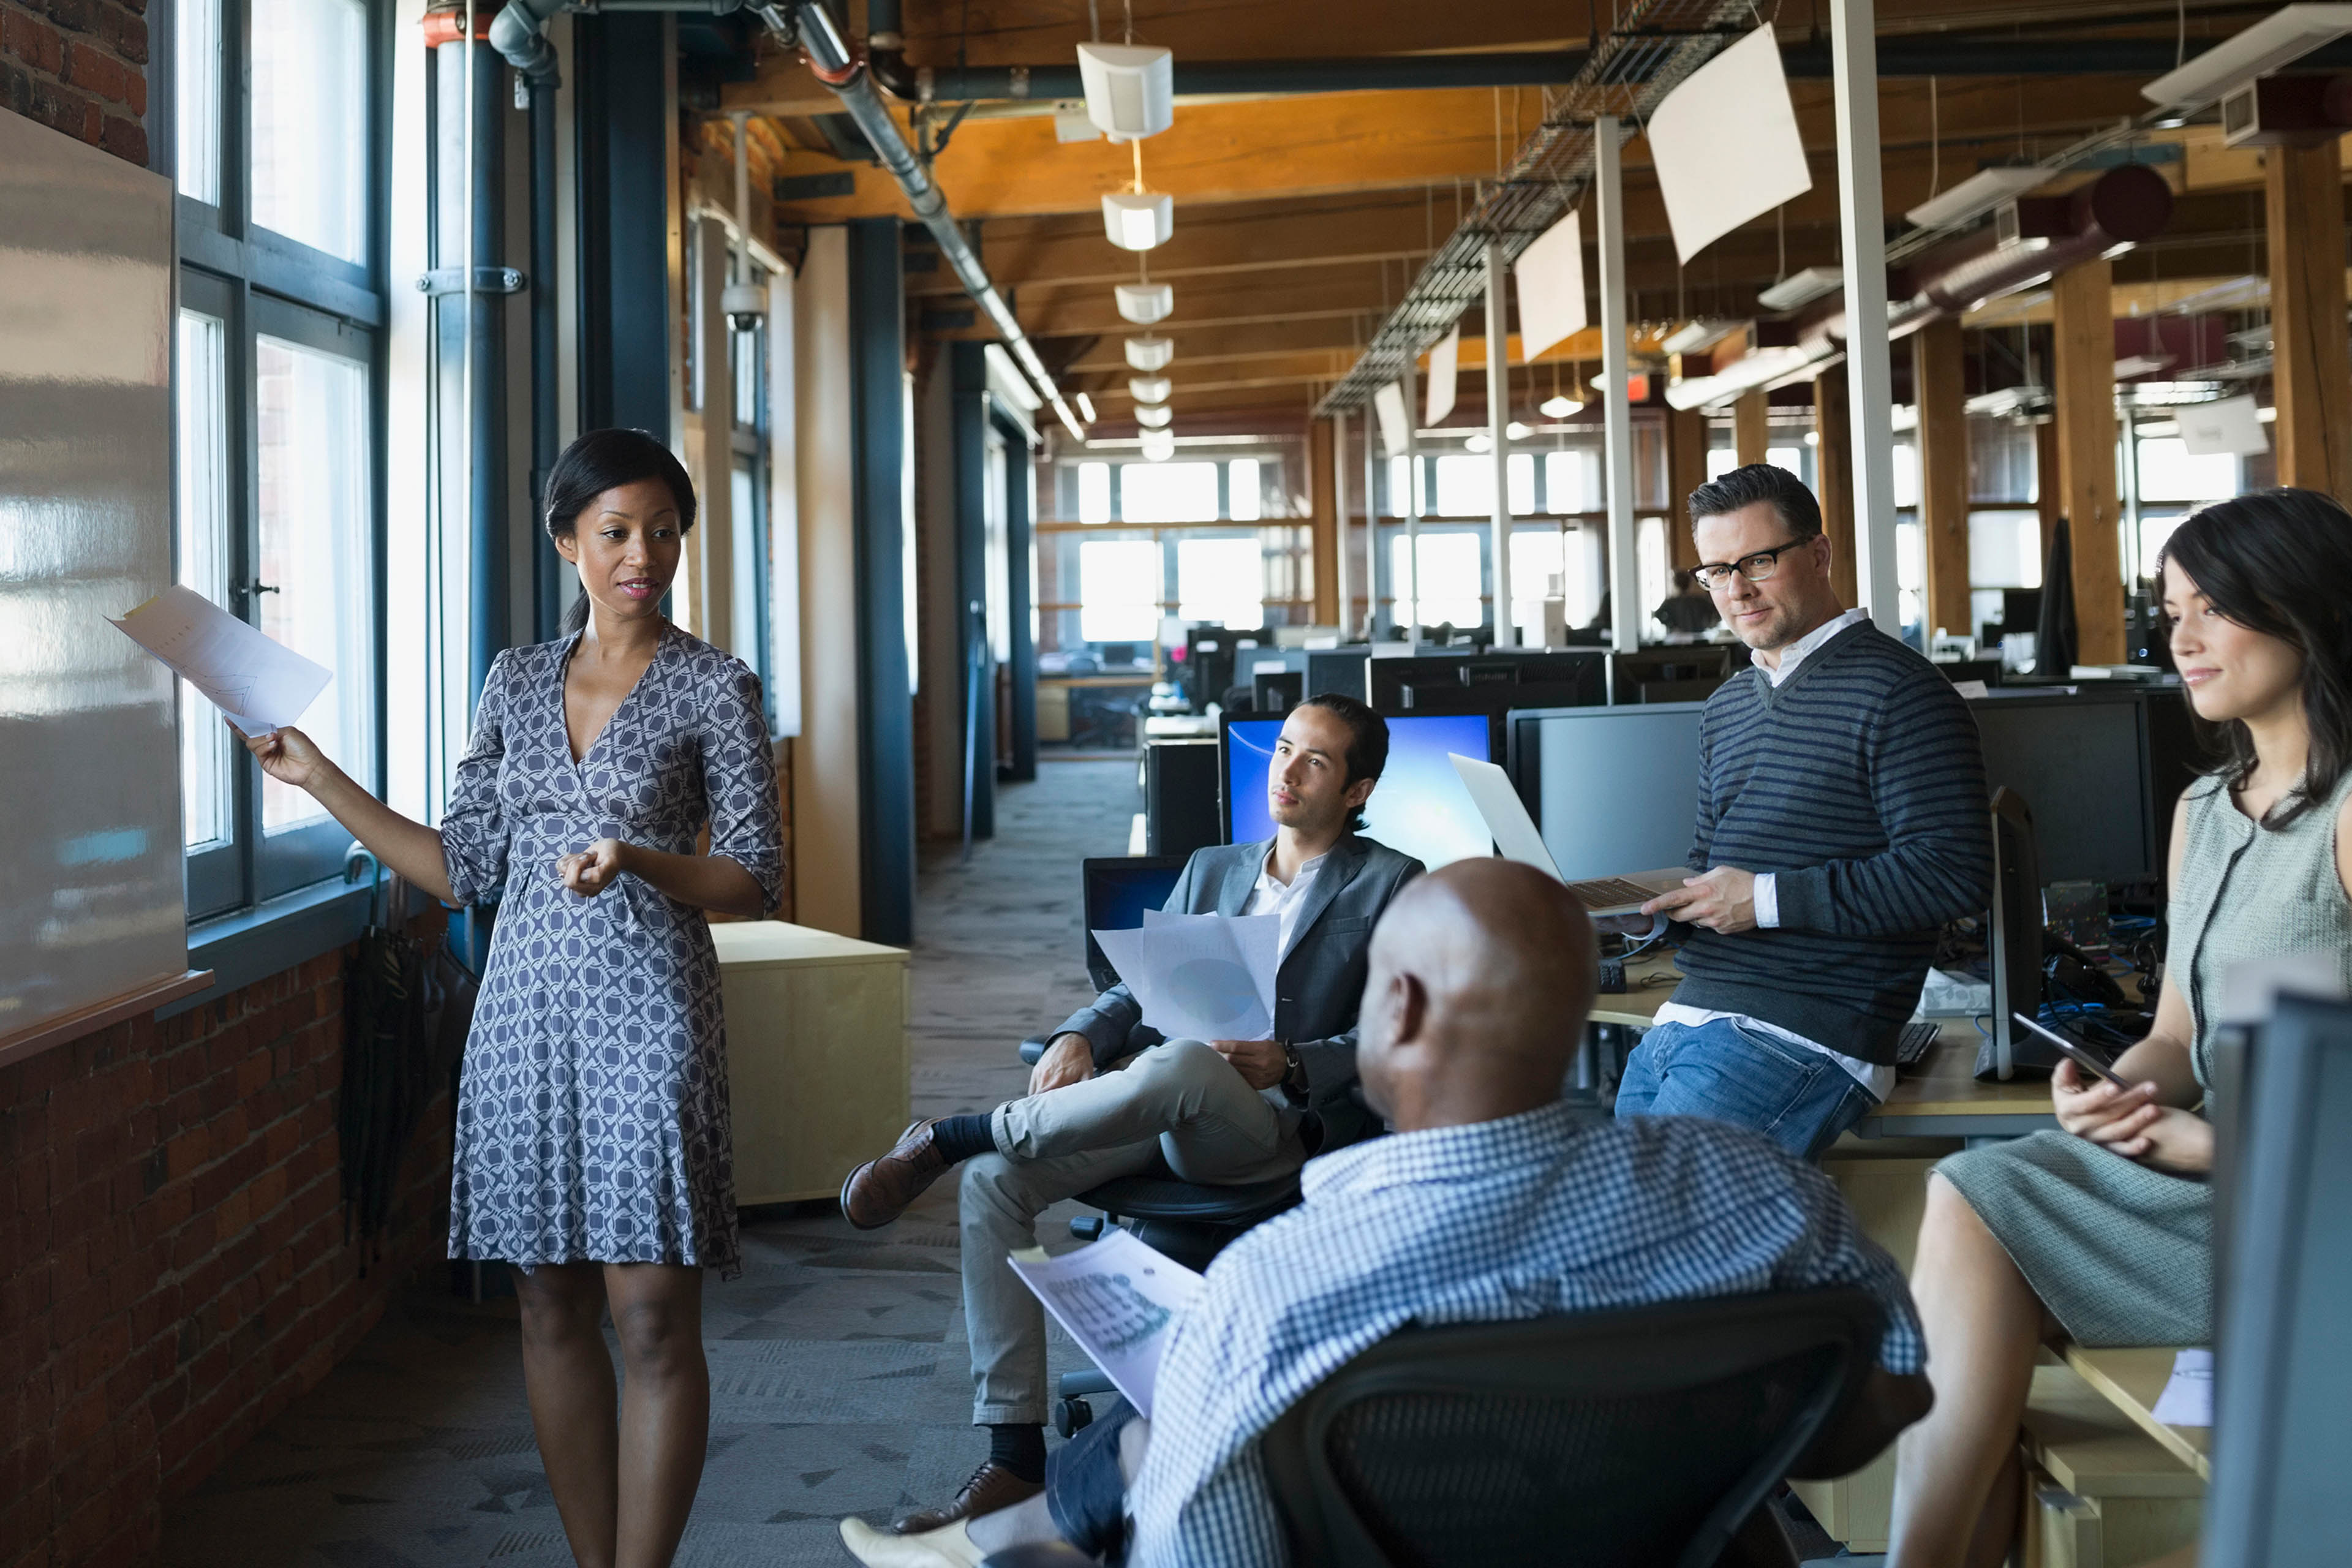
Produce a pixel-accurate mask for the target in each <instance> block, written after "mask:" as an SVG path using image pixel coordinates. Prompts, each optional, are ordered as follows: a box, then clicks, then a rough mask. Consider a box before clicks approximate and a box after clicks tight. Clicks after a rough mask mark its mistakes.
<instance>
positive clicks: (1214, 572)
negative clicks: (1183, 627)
mask: <svg viewBox="0 0 2352 1568" xmlns="http://www.w3.org/2000/svg"><path fill="white" fill-rule="evenodd" d="M1176 598H1177V601H1178V603H1177V606H1176V614H1177V615H1178V616H1181V618H1183V619H1185V620H1188V621H1222V622H1223V623H1224V624H1225V625H1226V626H1234V627H1237V628H1238V627H1244V626H1264V625H1265V563H1264V562H1263V560H1262V559H1261V557H1260V553H1259V550H1258V542H1257V536H1256V535H1255V534H1252V535H1251V536H1249V537H1248V538H1246V539H1184V540H1179V541H1178V542H1177V544H1176Z"/></svg>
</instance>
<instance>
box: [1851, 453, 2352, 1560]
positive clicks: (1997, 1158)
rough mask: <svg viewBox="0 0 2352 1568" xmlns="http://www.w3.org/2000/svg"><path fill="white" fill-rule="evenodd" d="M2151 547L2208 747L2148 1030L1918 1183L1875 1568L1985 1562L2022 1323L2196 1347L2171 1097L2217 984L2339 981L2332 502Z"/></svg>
mask: <svg viewBox="0 0 2352 1568" xmlns="http://www.w3.org/2000/svg"><path fill="white" fill-rule="evenodd" d="M2157 560H2158V577H2159V581H2160V582H2161V583H2162V584H2163V594H2164V598H2163V605H2164V618H2165V621H2166V623H2167V626H2168V631H2169V635H2170V642H2171V647H2172V656H2173V661H2174V663H2175V665H2176V666H2177V667H2178V668H2179V671H2180V675H2181V679H2182V682H2183V684H2184V685H2185V687H2186V688H2187V694H2188V700H2189V711H2190V714H2191V716H2192V719H2193V721H2194V723H2195V726H2196V728H2197V730H2198V731H2200V736H2201V737H2202V738H2203V739H2204V740H2205V741H2206V742H2208V745H2209V750H2210V751H2211V752H2213V753H2214V754H2215V755H2217V756H2218V757H2219V759H2220V761H2219V763H2218V765H2216V766H2215V767H2214V769H2213V771H2212V772H2211V773H2209V774H2207V775H2206V776H2205V777H2203V778H2201V779H2199V780H2198V781H2197V782H2196V783H2194V784H2190V785H2189V789H2188V791H2187V792H2186V793H2185V794H2183V795H2182V796H2181V797H2180V803H2179V805H2178V806H2177V807H2176V808H2175V809H2174V813H2173V827H2172V863H2171V866H2170V868H2168V872H2167V875H2166V884H2167V887H2168V890H2169V900H2170V902H2169V908H2168V924H2169V927H2170V930H2169V932H2168V936H2167V939H2166V940H2167V942H2168V948H2169V951H2168V953H2167V955H2166V960H2167V961H2166V963H2165V967H2164V989H2163V992H2162V993H2161V994H2160V995H2159V997H2158V1001H2157V1009H2156V1026H2155V1027H2154V1028H2153V1029H2151V1030H2150V1031H2149V1032H2148V1036H2147V1038H2146V1039H2144V1040H2142V1041H2140V1042H2139V1044H2137V1045H2136V1046H2134V1047H2131V1049H2129V1050H2127V1051H2126V1052H2125V1053H2124V1054H2123V1056H2122V1057H2121V1058H2119V1059H2118V1060H2117V1061H2116V1071H2117V1073H2118V1074H2119V1075H2120V1076H2122V1077H2123V1078H2124V1079H2126V1080H2129V1081H2131V1082H2132V1083H2133V1085H2134V1087H2133V1088H2132V1089H2130V1090H2128V1091H2125V1090H2119V1089H2116V1088H2115V1086H2113V1085H2112V1084H2108V1083H2105V1082H2104V1081H2101V1080H2097V1079H2092V1078H2091V1077H2090V1076H2089V1075H2087V1074H2084V1073H2080V1072H2078V1071H2076V1070H2075V1068H2074V1065H2073V1064H2072V1063H2070V1062H2062V1063H2060V1064H2059V1067H2058V1070H2057V1072H2056V1073H2055V1074H2054V1075H2053V1078H2052V1080H2051V1099H2052V1101H2053V1110H2055V1111H2056V1113H2057V1117H2058V1125H2059V1127H2060V1129H2061V1131H2055V1132H2036V1133H2034V1134H2033V1135H2032V1136H2031V1137H2028V1138H2020V1139H2016V1140H2013V1141H2011V1142H2003V1143H1998V1144H1994V1145H1991V1146H1989V1147H1986V1148H1982V1149H1976V1150H1971V1151H1970V1152H1968V1153H1965V1154H1956V1155H1954V1156H1952V1157H1951V1158H1949V1159H1948V1160H1946V1161H1944V1162H1943V1163H1941V1164H1939V1165H1937V1167H1936V1172H1935V1174H1934V1175H1933V1176H1932V1177H1930V1178H1929V1180H1928V1183H1927V1214H1926V1216H1925V1217H1924V1218H1923V1220H1922V1221H1921V1223H1920V1226H1919V1249H1918V1263H1917V1266H1916V1269H1915V1270H1914V1276H1913V1279H1914V1284H1915V1285H1916V1289H1917V1291H1918V1297H1919V1307H1920V1315H1921V1317H1922V1318H1923V1319H1924V1320H1925V1321H1926V1324H1927V1343H1928V1347H1929V1350H1930V1352H1932V1355H1933V1361H1932V1363H1931V1367H1932V1375H1933V1378H1934V1381H1935V1384H1936V1391H1937V1408H1936V1414H1935V1416H1934V1418H1933V1419H1931V1420H1929V1421H1927V1423H1925V1424H1924V1425H1923V1426H1920V1427H1919V1428H1918V1430H1917V1431H1916V1432H1915V1433H1913V1434H1912V1435H1911V1436H1908V1437H1906V1439H1905V1441H1904V1444H1903V1447H1902V1449H1901V1451H1900V1453H1899V1455H1898V1458H1897V1465H1896V1469H1895V1521H1894V1543H1893V1550H1892V1555H1891V1556H1890V1557H1889V1559H1888V1561H1889V1562H1890V1563H1895V1565H1896V1568H1958V1565H1959V1564H1962V1563H1969V1564H1987V1563H1997V1562H1999V1561H2000V1557H2001V1554H2002V1552H2003V1551H2004V1550H2005V1548H2006V1547H2007V1545H2008V1542H2009V1541H2010V1539H2011V1535H2012V1534H2013V1532H2014V1530H2015V1527H2016V1523H2017V1515H2018V1510H2019V1508H2020V1507H2021V1504H2022V1495H2021V1494H2022V1488H2021V1486H2020V1484H2019V1480H2020V1477H2019V1473H2018V1468H2017V1462H2016V1456H2017V1429H2018V1423H2019V1421H2020V1420H2021V1418H2022V1417H2023V1415H2024V1413H2025V1401H2026V1394H2027V1391H2028V1389H2029V1387H2030V1386H2031V1384H2032V1375H2033V1361H2034V1354H2035V1351H2036V1349H2037V1347H2038V1346H2039V1345H2040V1344H2041V1342H2042V1340H2043V1339H2044V1338H2045V1337H2046V1336H2048V1335H2050V1334H2051V1333H2052V1332H2053V1331H2063V1332H2064V1333H2065V1334H2066V1335H2067V1336H2068V1337H2069V1338H2071V1339H2073V1340H2074V1341H2075V1342H2077V1343H2079V1344H2084V1345H2088V1346H2094V1347H2096V1346H2106V1345H2164V1346H2179V1345H2203V1344H2210V1343H2211V1342H2212V1337H2213V1318H2212V1310H2213V1239H2212V1237H2213V1220H2212V1213H2213V1210H2212V1188H2211V1187H2210V1185H2208V1181H2209V1178H2210V1173H2211V1171H2212V1166H2213V1130H2212V1127H2211V1125H2210V1123H2208V1122H2207V1121H2205V1120H2204V1118H2203V1117H2202V1116H2200V1114H2199V1113H2198V1109H2197V1108H2198V1106H2199V1104H2200V1101H2201V1100H2203V1099H2204V1098H2205V1094H2206V1091H2207V1089H2208V1088H2209V1087H2210V1083H2211V1079H2212V1058H2211V1054H2210V1053H2211V1051H2212V1045H2213V1041H2212V1029H2213V1014H2214V1009H2215V1008H2216V1007H2217V1006H2219V1005H2220V1003H2221V987H2222V984H2223V977H2224V976H2225V975H2226V974H2227V973H2228V972H2229V969H2230V966H2231V964H2234V963H2240V962H2242V961H2243V960H2246V959H2250V958H2264V957H2271V956H2275V955H2278V954H2284V953H2294V952H2323V953H2326V955H2327V957H2328V959H2329V960H2330V961H2331V962H2332V963H2333V964H2334V966H2335V969H2336V974H2337V976H2338V977H2339V979H2340V980H2341V982H2342V983H2343V984H2345V985H2346V986H2347V987H2352V614H2347V608H2346V601H2345V598H2344V587H2345V584H2347V582H2352V514H2347V512H2346V511H2345V510H2344V508H2343V507H2342V506H2340V505H2338V504H2337V503H2336V500H2335V499H2334V498H2332V497H2329V496H2325V495H2321V494H2318V493H2316V492H2314V491H2311V490H2296V489H2277V490H2265V491H2262V492H2259V493H2257V494H2254V495H2250V496H2242V497H2240V498H2238V499H2237V500H2226V501H2221V502H2220V503H2218V504H2216V505H2213V506H2210V507H2207V508H2206V509H2205V510H2203V511H2200V512H2199V513H2198V514H2197V515H2195V516H2194V517H2191V518H2190V519H2189V521H2186V522H2184V523H2182V524H2181V525H2180V527H2179V528H2178V529H2177V530H2175V531H2174V532H2173V534H2172V536H2171V538H2170V539H2168V540H2167V541H2166V542H2165V546H2164V549H2163V550H2162V552H2159V554H2158V558H2157ZM2325 1201H2330V1202H2337V1203H2340V1202H2341V1201H2342V1194H2327V1196H2326V1200H2325ZM1972 1538H1973V1540H1972Z"/></svg>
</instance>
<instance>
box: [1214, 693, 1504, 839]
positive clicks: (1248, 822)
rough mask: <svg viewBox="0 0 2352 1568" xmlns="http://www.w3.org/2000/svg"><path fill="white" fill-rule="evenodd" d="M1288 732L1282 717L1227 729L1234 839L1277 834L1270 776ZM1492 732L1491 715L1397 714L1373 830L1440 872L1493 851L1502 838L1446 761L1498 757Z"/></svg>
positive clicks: (1369, 812) (1376, 793) (1371, 812)
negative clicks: (1268, 802) (1270, 811)
mask: <svg viewBox="0 0 2352 1568" xmlns="http://www.w3.org/2000/svg"><path fill="white" fill-rule="evenodd" d="M1281 734H1282V721H1281V720H1279V719H1236V720H1234V721H1232V722H1230V723H1228V724H1227V725H1226V726H1225V800H1226V802H1227V804H1228V809H1229V811H1230V813H1231V822H1230V827H1231V832H1230V833H1229V834H1228V835H1227V837H1226V840H1225V841H1226V842H1227V843H1229V844H1250V843H1255V842H1257V841H1259V840H1261V839H1266V838H1271V837H1274V818H1273V817H1271V816H1268V815H1267V814H1266V808H1265V777H1266V770H1267V769H1268V767H1270V766H1271V765H1272V763H1273V760H1274V743H1275V742H1276V740H1277V739H1279V738H1280V737H1281ZM1487 735H1488V731H1487V723H1486V715H1485V714H1483V713H1444V714H1427V715H1421V716H1415V717H1404V718H1398V717H1391V719H1390V720H1389V763H1388V767H1387V768H1386V769H1385V770H1383V771H1382V773H1381V782H1380V783H1379V784H1377V785H1376V786H1374V788H1373V790H1372V798H1371V799H1370V802H1368V803H1367V804H1366V805H1365V806H1364V816H1365V819H1366V821H1367V823H1368V824H1369V826H1367V827H1366V829H1365V831H1366V832H1367V833H1368V834H1369V835H1370V837H1374V838H1377V839H1379V840H1380V841H1381V843H1383V844H1385V845H1387V846H1388V847H1390V848H1391V849H1396V850H1401V851H1402V852H1403V853H1405V854H1407V855H1410V856H1412V858H1414V859H1416V860H1419V861H1420V862H1421V863H1422V864H1423V865H1424V866H1427V867H1429V868H1432V869H1435V868H1437V867H1440V866H1443V865H1445V864H1446V863H1447V862H1449V861H1453V860H1460V859H1462V858H1465V857H1467V856H1472V855H1492V854H1493V853H1494V852H1495V841H1494V839H1493V838H1492V837H1489V836H1488V835H1487V832H1486V823H1485V822H1483V821H1481V820H1480V818H1479V816H1478V808H1477V807H1476V806H1475V805H1471V804H1470V792H1469V791H1467V790H1465V789H1464V788H1463V787H1462V775H1461V774H1459V773H1455V772H1454V764H1453V763H1450V762H1448V761H1447V760H1446V758H1447V755H1448V753H1450V752H1460V753H1461V754H1462V755H1464V756H1465V757H1471V758H1475V760H1477V761H1479V762H1482V763H1484V762H1491V761H1493V760H1494V759H1493V758H1492V757H1491V756H1490V755H1488V752H1489V749H1490V748H1489V745H1488V741H1487Z"/></svg>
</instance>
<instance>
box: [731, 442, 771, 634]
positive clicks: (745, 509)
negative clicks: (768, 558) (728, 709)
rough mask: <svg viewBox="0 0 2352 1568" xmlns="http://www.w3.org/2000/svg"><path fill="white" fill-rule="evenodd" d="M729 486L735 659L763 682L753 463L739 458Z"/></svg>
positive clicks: (757, 511)
mask: <svg viewBox="0 0 2352 1568" xmlns="http://www.w3.org/2000/svg"><path fill="white" fill-rule="evenodd" d="M730 473H731V476H732V477H731V479H730V482H729V486H728V493H729V499H730V503H731V504H730V505H729V507H728V509H727V512H728V523H729V526H730V540H729V542H730V549H729V551H728V552H727V563H728V578H729V583H728V586H729V588H730V594H729V614H728V619H729V621H730V622H731V623H732V625H731V626H730V628H729V629H730V632H731V634H732V636H733V638H734V645H735V646H734V653H735V657H736V658H740V659H741V660H742V661H743V662H744V663H746V664H748V665H750V666H751V668H753V669H754V670H756V671H757V672H758V673H759V676H760V679H761V680H765V679H767V678H768V671H767V668H766V665H767V661H766V660H765V659H764V658H761V647H762V645H761V640H760V556H761V528H760V498H759V493H758V487H757V486H756V485H754V484H752V482H751V458H736V459H735V462H734V466H733V468H731V469H730Z"/></svg>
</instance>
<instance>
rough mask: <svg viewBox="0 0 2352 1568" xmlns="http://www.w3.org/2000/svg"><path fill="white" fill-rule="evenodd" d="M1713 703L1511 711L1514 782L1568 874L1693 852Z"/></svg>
mask: <svg viewBox="0 0 2352 1568" xmlns="http://www.w3.org/2000/svg"><path fill="white" fill-rule="evenodd" d="M1705 711H1706V703H1704V702H1648V703H1643V704H1640V705H1637V706H1632V707H1622V708H1561V709H1549V710H1535V711H1530V712H1517V713H1513V714H1512V715H1511V717H1510V756H1511V763H1510V766H1511V778H1512V782H1514V783H1515V784H1517V785H1518V789H1519V798H1520V799H1521V800H1523V801H1525V802H1526V803H1527V805H1528V811H1529V812H1530V813H1532V814H1533V815H1534V816H1535V819H1536V826H1538V828H1540V829H1541V830H1542V832H1543V838H1544V847H1546V848H1547V849H1549V850H1550V851H1551V858H1552V861H1553V863H1554V864H1555V865H1557V866H1558V867H1559V874H1560V875H1561V876H1562V877H1564V878H1566V879H1568V880H1570V881H1571V882H1574V881H1580V880H1582V879H1585V878H1588V877H1614V876H1622V874H1624V873H1625V872H1627V871H1646V870H1650V869H1653V868H1656V867H1660V866H1679V865H1682V864H1684V863H1685V861H1687V860H1688V859H1689V858H1690V852H1691V840H1692V837H1693V834H1694V830H1695V829H1696V826H1697V824H1698V726H1699V716H1700V715H1701V714H1702V713H1704V712H1705Z"/></svg>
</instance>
